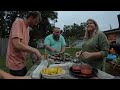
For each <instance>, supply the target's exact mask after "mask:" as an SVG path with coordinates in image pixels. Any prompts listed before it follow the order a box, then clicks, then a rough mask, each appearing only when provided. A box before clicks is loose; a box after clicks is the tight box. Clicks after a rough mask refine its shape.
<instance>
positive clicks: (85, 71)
mask: <svg viewBox="0 0 120 90" xmlns="http://www.w3.org/2000/svg"><path fill="white" fill-rule="evenodd" d="M80 68H81V70H80V72H81V73H82V74H83V75H91V74H92V67H91V66H89V65H85V64H83V65H81V66H80Z"/></svg>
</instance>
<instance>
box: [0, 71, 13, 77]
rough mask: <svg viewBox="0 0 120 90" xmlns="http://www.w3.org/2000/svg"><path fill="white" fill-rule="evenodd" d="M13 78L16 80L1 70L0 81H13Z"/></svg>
mask: <svg viewBox="0 0 120 90" xmlns="http://www.w3.org/2000/svg"><path fill="white" fill-rule="evenodd" d="M12 78H14V76H13V75H11V74H9V73H6V72H4V71H2V70H0V79H12Z"/></svg>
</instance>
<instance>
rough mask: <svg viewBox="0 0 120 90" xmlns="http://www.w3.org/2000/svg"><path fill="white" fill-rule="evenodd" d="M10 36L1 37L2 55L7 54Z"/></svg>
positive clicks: (0, 49) (0, 47)
mask: <svg viewBox="0 0 120 90" xmlns="http://www.w3.org/2000/svg"><path fill="white" fill-rule="evenodd" d="M7 45H8V38H0V56H6V51H7Z"/></svg>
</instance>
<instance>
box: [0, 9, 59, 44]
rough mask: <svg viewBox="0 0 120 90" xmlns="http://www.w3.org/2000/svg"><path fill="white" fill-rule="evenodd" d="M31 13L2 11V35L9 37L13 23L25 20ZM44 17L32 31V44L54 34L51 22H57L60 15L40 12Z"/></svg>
mask: <svg viewBox="0 0 120 90" xmlns="http://www.w3.org/2000/svg"><path fill="white" fill-rule="evenodd" d="M28 12H29V11H0V19H1V20H2V23H1V24H2V25H1V27H2V28H1V29H0V30H2V31H0V33H3V34H2V37H3V38H5V37H9V34H10V30H11V26H12V23H13V22H14V20H15V19H16V18H17V17H19V18H25V17H26V15H27V13H28ZM40 12H41V16H42V21H41V22H40V23H39V25H38V26H36V27H34V28H33V29H32V30H31V31H30V37H31V38H30V43H31V42H32V41H33V40H35V39H40V38H44V37H46V36H47V35H48V34H50V33H52V27H54V26H53V25H51V23H50V20H51V21H53V22H54V23H56V22H57V18H58V17H57V15H58V13H57V12H55V11H40Z"/></svg>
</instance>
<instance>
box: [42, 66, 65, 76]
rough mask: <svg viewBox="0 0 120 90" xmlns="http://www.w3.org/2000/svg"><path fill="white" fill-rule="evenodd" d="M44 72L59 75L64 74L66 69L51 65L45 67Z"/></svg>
mask: <svg viewBox="0 0 120 90" xmlns="http://www.w3.org/2000/svg"><path fill="white" fill-rule="evenodd" d="M41 72H42V73H43V74H47V75H58V74H64V70H63V69H62V68H61V67H60V66H57V67H50V68H44V69H42V71H41Z"/></svg>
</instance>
